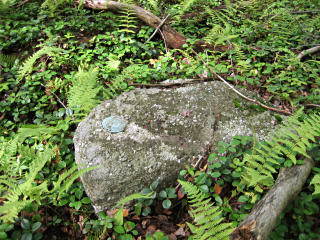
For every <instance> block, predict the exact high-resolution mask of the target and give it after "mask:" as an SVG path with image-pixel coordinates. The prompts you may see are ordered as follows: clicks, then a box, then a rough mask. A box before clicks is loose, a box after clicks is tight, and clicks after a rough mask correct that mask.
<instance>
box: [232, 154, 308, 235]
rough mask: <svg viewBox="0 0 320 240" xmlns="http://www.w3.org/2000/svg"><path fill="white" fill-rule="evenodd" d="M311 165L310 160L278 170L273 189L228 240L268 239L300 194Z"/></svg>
mask: <svg viewBox="0 0 320 240" xmlns="http://www.w3.org/2000/svg"><path fill="white" fill-rule="evenodd" d="M313 165H314V161H313V160H312V159H304V164H302V165H295V166H293V167H291V168H282V169H280V172H279V175H278V179H277V181H276V182H275V184H274V185H273V187H272V188H271V189H270V190H269V191H268V193H267V194H266V195H265V196H264V197H263V198H262V199H261V200H260V201H259V202H258V203H257V204H256V205H255V206H254V208H253V209H252V211H251V213H250V214H249V216H247V217H246V219H244V220H243V221H242V222H241V223H240V224H239V226H238V227H237V228H236V229H235V230H234V231H233V233H232V234H231V236H230V240H257V239H259V240H266V239H268V236H269V234H270V233H271V231H272V230H273V228H274V226H275V225H276V223H277V220H278V218H279V216H280V214H281V213H282V211H283V210H284V209H285V208H286V207H287V206H288V204H289V202H290V201H292V200H293V199H294V198H295V196H296V195H297V194H299V193H300V192H301V190H302V187H303V185H304V184H305V182H306V180H307V178H308V176H309V174H310V172H311V168H312V167H313Z"/></svg>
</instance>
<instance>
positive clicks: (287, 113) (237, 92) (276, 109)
mask: <svg viewBox="0 0 320 240" xmlns="http://www.w3.org/2000/svg"><path fill="white" fill-rule="evenodd" d="M191 51H192V52H193V53H194V54H195V55H196V56H197V57H198V58H199V59H200V60H201V62H203V64H204V65H205V66H206V67H207V68H208V69H209V71H210V72H211V73H213V74H214V75H215V76H216V77H217V78H219V79H220V80H221V81H222V82H224V83H225V84H226V85H227V86H228V87H229V88H230V89H231V90H232V91H234V92H235V93H236V94H238V95H239V96H240V97H242V98H244V99H246V100H247V101H249V102H252V103H255V104H257V105H259V106H261V107H263V108H265V109H268V110H271V111H274V112H279V113H283V114H286V115H292V113H291V112H288V111H285V110H281V109H278V108H273V107H269V106H267V105H265V104H263V103H261V102H260V101H258V100H254V99H251V98H249V97H247V96H245V95H243V94H242V93H241V92H239V91H238V90H237V89H235V88H234V87H233V86H232V85H231V84H230V83H228V82H227V81H226V80H225V79H224V78H223V77H221V76H220V75H219V74H218V73H216V72H215V71H214V70H213V69H212V68H211V67H210V66H209V65H208V64H207V63H206V62H205V61H204V60H203V58H202V57H201V56H200V55H199V54H198V53H197V52H196V51H194V50H193V49H192V48H191Z"/></svg>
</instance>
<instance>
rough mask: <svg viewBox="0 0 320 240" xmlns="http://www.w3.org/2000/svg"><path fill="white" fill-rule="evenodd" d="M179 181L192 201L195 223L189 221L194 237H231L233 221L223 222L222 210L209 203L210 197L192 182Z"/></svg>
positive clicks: (220, 239) (218, 238)
mask: <svg viewBox="0 0 320 240" xmlns="http://www.w3.org/2000/svg"><path fill="white" fill-rule="evenodd" d="M179 183H180V184H181V186H182V187H183V189H184V190H185V192H186V193H187V196H188V201H189V202H192V204H191V206H190V207H191V209H190V211H189V212H190V215H191V216H192V217H193V218H194V222H195V225H193V224H191V223H187V224H188V226H189V228H190V230H191V231H192V233H193V239H201V240H202V239H213V240H222V239H223V240H224V239H229V235H230V234H231V233H232V231H233V230H234V229H233V228H232V224H231V223H222V222H223V221H224V219H223V217H222V211H221V210H220V208H219V207H215V206H214V205H213V203H209V202H210V199H208V198H207V196H206V195H205V194H204V193H202V192H201V191H200V190H199V189H198V188H197V187H196V186H195V185H193V184H192V183H190V182H185V181H181V180H179Z"/></svg>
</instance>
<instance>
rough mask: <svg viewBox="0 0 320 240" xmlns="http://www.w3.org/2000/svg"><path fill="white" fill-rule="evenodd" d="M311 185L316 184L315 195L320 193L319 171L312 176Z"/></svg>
mask: <svg viewBox="0 0 320 240" xmlns="http://www.w3.org/2000/svg"><path fill="white" fill-rule="evenodd" d="M310 185H314V192H313V193H312V194H313V195H318V194H320V174H319V173H318V174H317V175H315V176H314V177H313V178H312V180H311V182H310Z"/></svg>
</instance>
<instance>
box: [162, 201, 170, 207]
mask: <svg viewBox="0 0 320 240" xmlns="http://www.w3.org/2000/svg"><path fill="white" fill-rule="evenodd" d="M162 207H163V208H164V209H168V208H170V207H171V201H170V200H169V199H166V200H164V201H163V202H162Z"/></svg>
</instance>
